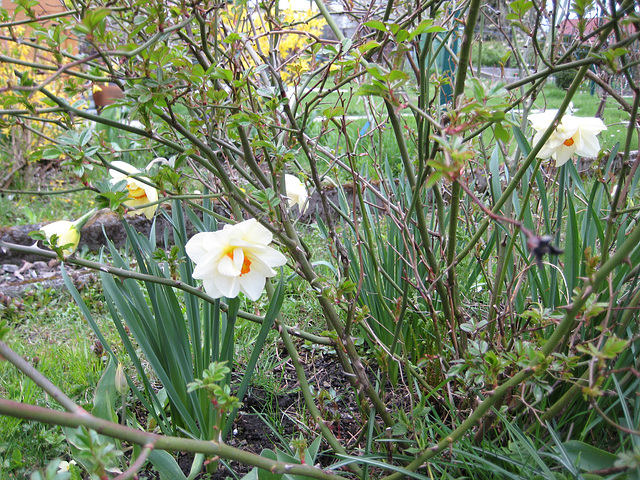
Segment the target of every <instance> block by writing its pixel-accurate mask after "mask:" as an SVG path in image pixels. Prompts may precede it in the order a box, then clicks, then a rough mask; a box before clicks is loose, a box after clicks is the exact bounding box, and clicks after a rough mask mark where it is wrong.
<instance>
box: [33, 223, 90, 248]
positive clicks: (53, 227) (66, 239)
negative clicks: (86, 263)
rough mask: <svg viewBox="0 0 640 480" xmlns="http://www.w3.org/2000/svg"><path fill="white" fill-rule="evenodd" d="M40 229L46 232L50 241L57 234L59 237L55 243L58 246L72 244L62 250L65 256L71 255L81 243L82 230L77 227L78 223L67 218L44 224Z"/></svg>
mask: <svg viewBox="0 0 640 480" xmlns="http://www.w3.org/2000/svg"><path fill="white" fill-rule="evenodd" d="M40 231H41V232H42V233H44V235H45V236H46V237H47V240H49V242H51V237H53V236H54V235H57V236H58V238H57V240H56V243H55V246H56V247H64V246H65V245H71V246H70V247H67V248H65V249H64V250H62V254H63V255H64V256H67V255H71V254H72V253H73V252H75V251H76V248H78V243H80V231H79V230H78V229H77V228H76V225H75V224H74V223H73V222H69V221H67V220H60V221H58V222H53V223H50V224H48V225H44V226H43V227H41V228H40Z"/></svg>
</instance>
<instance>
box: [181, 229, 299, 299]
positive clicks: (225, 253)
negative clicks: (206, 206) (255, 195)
mask: <svg viewBox="0 0 640 480" xmlns="http://www.w3.org/2000/svg"><path fill="white" fill-rule="evenodd" d="M272 240H273V235H272V234H271V232H270V231H269V230H267V229H266V228H265V227H263V226H262V225H260V224H259V223H258V221H257V220H255V219H253V218H252V219H249V220H245V221H244V222H240V223H237V224H236V225H226V226H225V227H224V228H223V229H222V230H218V231H217V232H203V233H198V234H196V235H194V236H193V237H191V239H190V240H189V241H188V242H187V245H186V247H185V248H186V251H187V255H189V258H191V260H193V261H194V263H195V264H196V267H195V269H194V270H193V278H196V279H199V280H202V283H203V286H204V290H205V292H207V294H208V295H210V296H212V297H213V298H220V297H222V296H224V297H227V298H234V297H237V296H238V294H239V293H240V292H242V293H244V294H245V295H246V296H247V297H248V298H249V299H251V300H257V299H258V298H260V295H262V291H263V290H264V285H265V283H266V279H267V278H270V277H273V276H275V275H276V273H277V272H276V271H275V270H274V268H275V267H280V266H282V265H284V264H285V263H287V258H286V257H285V256H284V255H283V254H282V253H280V252H278V251H277V250H276V249H274V248H272V247H269V244H270V243H271V241H272Z"/></svg>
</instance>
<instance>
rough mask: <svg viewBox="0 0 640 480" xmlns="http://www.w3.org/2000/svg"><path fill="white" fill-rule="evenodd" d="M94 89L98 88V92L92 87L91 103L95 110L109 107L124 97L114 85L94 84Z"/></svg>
mask: <svg viewBox="0 0 640 480" xmlns="http://www.w3.org/2000/svg"><path fill="white" fill-rule="evenodd" d="M96 87H99V88H100V90H98V89H97V88H95V87H94V90H93V103H94V104H95V106H96V108H97V109H101V108H103V107H106V106H107V105H111V104H112V103H113V102H115V101H116V100H117V99H118V98H122V97H124V92H123V91H122V90H120V87H119V86H117V85H116V84H115V83H101V84H96Z"/></svg>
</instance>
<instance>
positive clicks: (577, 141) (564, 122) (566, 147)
mask: <svg viewBox="0 0 640 480" xmlns="http://www.w3.org/2000/svg"><path fill="white" fill-rule="evenodd" d="M557 113H558V111H557V110H547V111H546V112H543V113H534V114H532V115H529V121H530V122H531V126H532V127H533V128H534V130H536V135H535V137H533V143H534V144H535V143H537V142H538V141H539V140H540V138H542V135H543V134H544V132H545V130H546V129H547V128H548V127H549V125H550V124H551V122H553V119H554V118H555V116H556V114H557ZM606 129H607V126H606V125H605V124H604V122H603V121H602V120H600V119H599V118H595V117H574V116H573V115H564V116H563V117H562V119H561V120H560V123H559V124H558V127H557V128H556V129H555V131H554V132H553V133H552V134H551V137H550V138H549V140H547V142H546V143H545V144H544V146H543V147H542V149H541V150H540V152H538V158H542V159H547V158H553V159H554V160H555V161H556V166H557V167H560V166H562V165H564V164H565V163H567V162H568V161H569V159H570V158H571V157H572V156H573V155H578V156H580V157H595V156H597V155H598V152H599V151H600V143H599V142H598V138H597V135H598V134H599V133H600V132H602V131H604V130H606Z"/></svg>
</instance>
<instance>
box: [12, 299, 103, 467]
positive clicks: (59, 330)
mask: <svg viewBox="0 0 640 480" xmlns="http://www.w3.org/2000/svg"><path fill="white" fill-rule="evenodd" d="M83 295H84V297H85V299H87V301H90V302H92V303H93V305H94V306H96V307H98V309H99V308H100V302H101V292H100V291H99V290H98V289H97V288H96V287H94V286H89V287H87V288H86V289H85V290H84V292H83ZM12 306H13V307H16V306H19V308H5V307H4V306H1V307H0V316H2V317H3V318H5V319H7V320H8V326H9V328H10V331H9V334H8V336H7V338H6V339H5V340H6V342H7V343H8V344H9V346H10V347H11V348H12V349H13V350H14V351H15V352H16V353H18V354H19V355H21V356H22V357H24V358H25V359H27V360H28V361H30V362H31V363H32V364H33V365H35V366H36V367H37V369H38V370H39V371H40V372H41V373H42V374H44V375H45V376H46V377H48V378H49V379H50V380H51V381H52V382H53V383H54V384H56V385H58V386H59V387H60V388H61V389H62V390H63V391H64V392H65V393H66V394H68V395H69V396H70V397H71V398H72V399H73V400H74V401H75V402H76V403H77V404H79V405H80V406H83V407H85V408H88V409H90V408H91V405H92V402H93V392H94V389H95V386H96V384H97V383H98V381H99V379H100V375H101V373H102V370H103V360H102V358H101V357H100V356H99V355H97V354H96V352H95V351H94V349H93V346H94V340H93V338H92V336H91V335H87V329H88V327H87V325H86V321H85V320H84V317H83V316H82V314H81V313H80V310H79V308H78V307H77V305H76V304H75V303H74V302H73V300H72V299H71V296H70V295H69V294H68V293H67V292H60V291H55V290H53V289H51V288H35V289H33V290H32V291H30V292H27V293H26V294H25V295H24V297H23V298H21V299H16V300H14V301H13V302H12ZM0 396H2V397H4V398H6V399H9V400H14V401H20V402H24V403H27V404H31V405H39V406H46V407H50V408H60V407H59V406H58V405H57V404H56V403H55V402H54V401H53V400H52V399H51V398H50V397H49V396H48V395H46V394H45V393H44V392H43V391H42V390H40V388H39V387H37V386H36V385H35V383H34V382H33V381H32V380H30V379H29V378H27V377H26V376H24V375H22V374H20V373H18V372H17V371H16V369H15V368H14V367H13V366H12V365H11V364H9V363H8V362H2V363H0ZM0 439H1V440H0V478H16V479H21V478H29V475H30V472H32V471H33V470H34V469H36V468H39V467H42V466H44V465H46V464H47V463H48V462H49V461H50V460H51V459H53V458H55V457H60V456H64V455H66V454H67V450H68V448H67V443H66V439H65V436H64V433H63V431H62V429H61V428H60V427H51V426H48V425H44V424H38V423H27V422H23V421H22V420H19V419H16V418H12V417H7V416H0ZM5 475H6V476H5Z"/></svg>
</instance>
